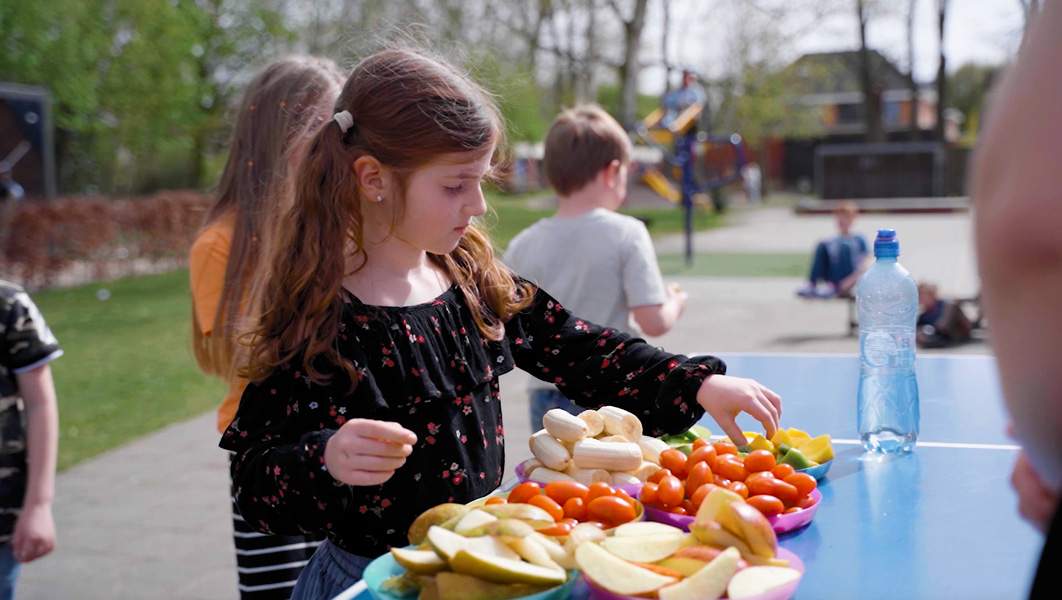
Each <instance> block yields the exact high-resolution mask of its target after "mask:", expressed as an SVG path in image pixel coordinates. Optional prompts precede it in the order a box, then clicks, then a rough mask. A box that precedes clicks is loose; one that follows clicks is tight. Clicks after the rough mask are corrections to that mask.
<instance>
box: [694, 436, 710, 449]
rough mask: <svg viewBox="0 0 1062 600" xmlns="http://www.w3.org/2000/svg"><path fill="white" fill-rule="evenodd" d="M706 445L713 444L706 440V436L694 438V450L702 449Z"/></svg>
mask: <svg viewBox="0 0 1062 600" xmlns="http://www.w3.org/2000/svg"><path fill="white" fill-rule="evenodd" d="M704 446H711V444H709V443H708V440H706V439H704V438H697V439H695V440H693V449H694V450H700V449H701V448H703V447H704Z"/></svg>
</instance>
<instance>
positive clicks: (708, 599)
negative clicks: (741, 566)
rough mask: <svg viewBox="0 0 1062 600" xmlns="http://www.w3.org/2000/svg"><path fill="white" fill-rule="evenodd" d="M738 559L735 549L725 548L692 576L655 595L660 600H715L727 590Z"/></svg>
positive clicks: (738, 553) (739, 554)
mask: <svg viewBox="0 0 1062 600" xmlns="http://www.w3.org/2000/svg"><path fill="white" fill-rule="evenodd" d="M740 559H741V553H740V552H738V550H737V548H727V549H726V550H723V552H722V553H721V554H720V555H719V556H717V557H715V560H713V561H712V562H710V563H708V564H706V565H704V566H703V567H701V569H700V570H699V571H697V572H696V573H694V574H693V575H690V576H689V577H687V578H685V579H683V580H682V581H680V582H678V583H676V584H674V585H669V586H667V587H662V588H660V589H659V590H657V595H659V596H660V600H717V599H718V598H720V597H722V595H723V592H725V591H726V590H727V583H728V582H729V581H730V578H731V577H733V575H734V573H735V572H736V571H737V568H738V560H740Z"/></svg>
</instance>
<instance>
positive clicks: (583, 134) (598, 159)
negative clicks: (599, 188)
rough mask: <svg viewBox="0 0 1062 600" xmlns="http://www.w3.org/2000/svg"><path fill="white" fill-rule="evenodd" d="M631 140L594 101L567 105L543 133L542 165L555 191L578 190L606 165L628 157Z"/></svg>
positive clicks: (568, 192)
mask: <svg viewBox="0 0 1062 600" xmlns="http://www.w3.org/2000/svg"><path fill="white" fill-rule="evenodd" d="M630 154H631V140H630V137H628V135H627V132H626V131H624V130H623V127H622V126H620V124H619V123H618V122H617V121H616V119H613V118H612V115H610V114H608V113H607V112H605V110H604V109H602V108H601V107H600V106H598V105H596V104H583V105H580V106H576V107H574V108H569V109H567V110H565V111H564V112H562V113H561V114H560V115H558V116H557V119H556V120H555V121H553V125H551V126H550V128H549V133H548V134H547V135H546V150H545V157H544V159H543V167H544V170H545V172H546V179H548V180H549V184H550V185H551V186H553V189H554V190H555V191H556V192H557V194H559V195H561V196H567V195H569V194H571V193H573V192H576V191H579V190H580V189H581V188H583V187H584V186H585V185H586V184H588V183H590V182H591V181H593V180H594V178H595V177H597V174H598V173H600V172H601V170H602V169H605V168H606V167H608V165H609V164H610V163H611V162H612V161H614V160H618V161H620V163H621V164H627V162H628V161H629V160H630Z"/></svg>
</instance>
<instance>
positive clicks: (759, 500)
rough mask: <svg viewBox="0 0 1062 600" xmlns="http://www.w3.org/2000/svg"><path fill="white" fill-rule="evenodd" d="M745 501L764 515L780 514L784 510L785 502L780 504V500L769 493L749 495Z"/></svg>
mask: <svg viewBox="0 0 1062 600" xmlns="http://www.w3.org/2000/svg"><path fill="white" fill-rule="evenodd" d="M745 502H748V503H749V505H751V506H752V507H753V508H755V509H756V510H758V511H760V512H761V513H763V515H764V516H765V517H773V516H775V515H780V514H782V512H783V511H785V504H782V501H781V500H779V499H778V498H775V497H774V496H771V495H770V494H757V495H755V496H749V499H748V500H746V501H745Z"/></svg>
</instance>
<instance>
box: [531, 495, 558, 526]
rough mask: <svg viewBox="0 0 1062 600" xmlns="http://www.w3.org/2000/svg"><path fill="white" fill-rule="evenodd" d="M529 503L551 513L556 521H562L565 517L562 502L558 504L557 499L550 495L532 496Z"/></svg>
mask: <svg viewBox="0 0 1062 600" xmlns="http://www.w3.org/2000/svg"><path fill="white" fill-rule="evenodd" d="M527 503H528V504H530V505H531V506H537V507H539V508H541V509H542V510H544V511H546V512H548V513H549V515H550V516H551V517H553V520H554V521H560V520H561V519H563V518H564V509H563V508H562V507H561V505H560V504H557V501H556V500H554V499H553V498H550V497H549V496H542V495H539V496H532V497H531V499H530V500H528V501H527Z"/></svg>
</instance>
